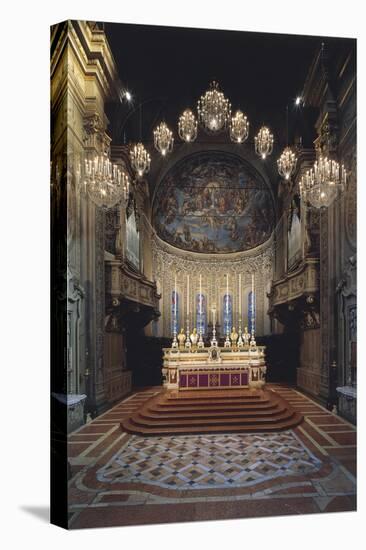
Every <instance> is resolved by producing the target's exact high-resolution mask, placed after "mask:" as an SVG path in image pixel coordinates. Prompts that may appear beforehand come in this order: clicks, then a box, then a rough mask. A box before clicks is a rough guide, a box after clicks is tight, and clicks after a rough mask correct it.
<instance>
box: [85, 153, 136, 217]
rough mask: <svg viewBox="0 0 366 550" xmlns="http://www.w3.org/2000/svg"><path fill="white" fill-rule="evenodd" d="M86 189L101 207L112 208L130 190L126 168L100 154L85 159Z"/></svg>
mask: <svg viewBox="0 0 366 550" xmlns="http://www.w3.org/2000/svg"><path fill="white" fill-rule="evenodd" d="M83 184H84V190H85V192H86V193H87V194H88V195H89V197H90V199H91V200H92V201H93V202H94V204H96V205H97V206H99V207H101V208H112V207H113V206H115V205H116V204H117V203H118V202H120V200H121V199H122V198H123V197H124V198H126V197H127V194H128V191H129V185H130V182H129V177H128V175H127V173H126V172H125V171H124V170H120V169H119V168H118V166H117V165H116V164H112V163H111V161H110V160H109V158H107V157H106V156H103V155H99V156H97V157H95V158H94V159H86V160H85V175H84V178H83Z"/></svg>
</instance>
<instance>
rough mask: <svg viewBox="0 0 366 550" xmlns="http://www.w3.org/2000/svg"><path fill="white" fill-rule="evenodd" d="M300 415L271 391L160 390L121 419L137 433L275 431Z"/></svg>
mask: <svg viewBox="0 0 366 550" xmlns="http://www.w3.org/2000/svg"><path fill="white" fill-rule="evenodd" d="M302 420H303V416H302V415H301V414H299V413H298V412H297V411H295V410H294V409H293V408H292V407H291V406H290V405H289V403H288V402H287V401H286V400H285V399H283V398H282V397H280V396H279V395H278V394H277V393H276V392H274V391H272V390H228V391H225V390H216V391H214V390H213V391H204V390H202V391H191V392H188V391H187V392H176V391H162V392H161V393H160V394H159V395H157V396H155V397H153V398H152V399H150V400H149V401H147V402H146V403H145V404H144V405H142V407H141V409H139V410H138V411H136V412H135V413H133V414H132V415H131V416H130V417H128V418H125V419H124V420H122V422H121V426H122V428H123V430H125V431H126V432H128V433H133V434H139V435H163V434H191V433H220V432H274V431H280V430H287V429H289V428H292V427H294V426H297V425H298V424H300V422H302Z"/></svg>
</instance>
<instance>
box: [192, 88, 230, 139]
mask: <svg viewBox="0 0 366 550" xmlns="http://www.w3.org/2000/svg"><path fill="white" fill-rule="evenodd" d="M197 111H198V119H199V121H200V123H201V124H202V125H203V126H204V128H205V129H206V130H207V131H208V132H212V133H215V132H219V131H220V130H223V129H224V128H226V127H227V125H228V123H229V120H230V116H231V105H230V103H229V100H228V99H226V98H225V96H224V94H223V93H222V92H220V90H219V85H218V83H217V82H212V83H211V84H210V89H209V90H208V91H207V92H206V93H205V95H203V96H201V99H199V100H198V104H197Z"/></svg>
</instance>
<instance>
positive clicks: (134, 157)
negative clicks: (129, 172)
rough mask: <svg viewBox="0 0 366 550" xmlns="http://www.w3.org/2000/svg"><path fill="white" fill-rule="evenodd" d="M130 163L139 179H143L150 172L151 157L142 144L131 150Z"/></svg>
mask: <svg viewBox="0 0 366 550" xmlns="http://www.w3.org/2000/svg"><path fill="white" fill-rule="evenodd" d="M130 161H131V166H132V168H133V169H134V171H135V172H136V175H137V177H138V178H142V176H143V175H144V174H147V172H148V171H149V170H150V162H151V159H150V155H149V153H148V152H147V151H146V149H145V147H144V146H143V144H142V143H141V142H140V143H137V144H136V145H134V146H133V147H132V149H131V150H130Z"/></svg>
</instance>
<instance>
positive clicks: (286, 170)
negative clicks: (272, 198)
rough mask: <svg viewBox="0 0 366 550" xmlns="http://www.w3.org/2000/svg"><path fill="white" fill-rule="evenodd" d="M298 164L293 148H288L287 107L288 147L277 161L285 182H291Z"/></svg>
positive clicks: (279, 171)
mask: <svg viewBox="0 0 366 550" xmlns="http://www.w3.org/2000/svg"><path fill="white" fill-rule="evenodd" d="M296 164H297V158H296V155H295V153H294V152H293V151H292V149H291V147H289V146H288V105H286V147H285V149H284V150H283V152H282V155H281V156H280V158H279V159H277V168H278V173H279V175H280V176H282V177H283V178H284V179H285V180H287V181H288V180H289V179H290V178H291V176H292V175H293V174H294V172H295V169H296Z"/></svg>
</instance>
